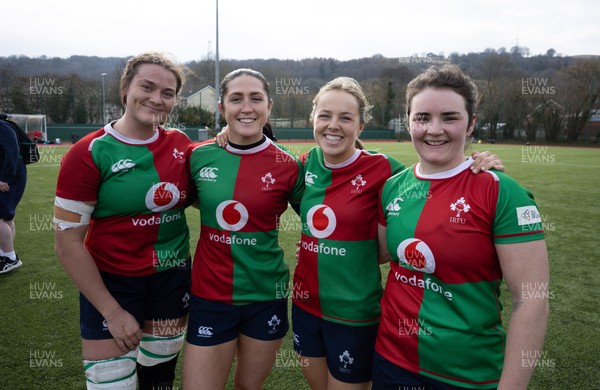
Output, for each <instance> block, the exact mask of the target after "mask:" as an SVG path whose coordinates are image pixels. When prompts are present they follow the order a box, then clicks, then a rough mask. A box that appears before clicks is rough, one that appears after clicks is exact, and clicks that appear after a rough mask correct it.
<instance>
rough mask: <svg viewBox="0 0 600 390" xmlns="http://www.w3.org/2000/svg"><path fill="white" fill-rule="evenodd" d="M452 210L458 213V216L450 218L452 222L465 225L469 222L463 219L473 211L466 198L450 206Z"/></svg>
mask: <svg viewBox="0 0 600 390" xmlns="http://www.w3.org/2000/svg"><path fill="white" fill-rule="evenodd" d="M450 210H452V211H456V215H455V216H453V217H450V222H452V223H460V224H463V225H464V224H465V223H466V222H467V220H466V219H465V218H463V217H464V216H465V214H466V213H468V212H469V210H471V206H470V205H469V204H468V203H467V201H466V200H465V197H464V196H463V197H461V198H459V199H458V200H457V201H456V202H455V203H451V204H450Z"/></svg>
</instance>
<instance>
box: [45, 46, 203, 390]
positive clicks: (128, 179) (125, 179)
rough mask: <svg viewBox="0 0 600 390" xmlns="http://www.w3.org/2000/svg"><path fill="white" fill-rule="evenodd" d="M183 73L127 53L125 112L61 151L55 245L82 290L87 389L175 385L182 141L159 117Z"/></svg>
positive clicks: (182, 313)
mask: <svg viewBox="0 0 600 390" xmlns="http://www.w3.org/2000/svg"><path fill="white" fill-rule="evenodd" d="M184 81H185V73H184V70H183V68H182V67H181V66H180V65H179V64H177V63H176V61H175V60H174V59H172V58H171V57H170V56H168V55H165V54H163V53H156V52H147V53H142V54H140V55H137V56H135V57H133V58H131V59H130V60H129V61H128V63H127V65H126V66H125V69H124V71H123V74H122V76H121V83H120V93H121V99H122V103H123V105H124V107H125V113H124V115H123V116H122V117H121V118H120V119H118V120H116V121H113V122H111V123H108V124H106V125H105V126H104V127H103V128H102V129H100V130H98V131H95V132H93V133H91V134H89V135H87V136H85V137H84V138H82V139H81V140H79V141H78V142H77V143H76V144H75V145H73V147H72V148H71V149H70V150H69V151H68V152H67V154H66V155H65V156H64V158H63V160H62V162H61V167H60V171H59V176H58V183H57V188H56V199H55V206H54V223H55V229H56V234H55V236H56V252H57V254H58V257H59V260H60V262H61V264H62V266H63V267H64V269H65V270H66V272H67V273H68V274H69V276H70V277H71V279H72V280H73V282H74V283H75V285H76V286H77V288H78V289H79V290H80V292H81V294H80V312H81V315H80V327H81V337H82V352H83V359H84V370H85V377H86V383H87V388H88V389H132V390H133V389H136V382H137V380H139V389H140V390H149V389H158V388H160V389H170V388H172V386H173V379H174V377H175V366H176V363H177V356H178V354H179V351H180V350H181V348H182V346H183V341H184V329H185V323H186V316H187V312H188V310H189V298H190V297H189V287H190V283H191V261H190V257H189V256H190V253H189V252H190V248H189V232H188V227H187V223H186V217H185V212H184V211H185V207H186V206H187V205H188V204H189V203H190V202H191V201H193V199H192V196H190V190H191V187H190V182H189V177H188V170H187V162H186V150H187V147H188V146H189V145H190V143H191V141H190V139H189V138H188V137H187V136H186V135H185V134H184V133H182V132H181V131H178V130H165V129H164V128H163V127H161V124H162V123H164V122H165V120H166V119H167V118H168V115H169V113H170V112H171V110H172V109H173V107H174V105H175V103H176V99H177V95H178V93H179V91H180V90H181V87H182V85H183V83H184ZM136 378H137V380H136Z"/></svg>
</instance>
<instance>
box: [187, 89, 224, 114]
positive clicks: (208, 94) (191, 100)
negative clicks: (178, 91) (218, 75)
mask: <svg viewBox="0 0 600 390" xmlns="http://www.w3.org/2000/svg"><path fill="white" fill-rule="evenodd" d="M216 101H217V100H216V98H215V89H214V88H213V87H211V86H210V85H207V86H206V87H204V88H202V89H201V90H199V91H198V92H195V93H193V94H191V95H190V96H188V97H186V98H183V101H182V105H183V106H184V107H200V108H202V109H203V110H206V111H210V112H215V108H216V107H215V102H216Z"/></svg>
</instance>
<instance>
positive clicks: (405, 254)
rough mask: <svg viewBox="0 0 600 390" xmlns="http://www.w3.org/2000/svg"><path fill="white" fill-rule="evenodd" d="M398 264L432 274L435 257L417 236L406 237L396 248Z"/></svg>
mask: <svg viewBox="0 0 600 390" xmlns="http://www.w3.org/2000/svg"><path fill="white" fill-rule="evenodd" d="M396 254H397V255H398V260H399V261H400V265H403V266H404V267H406V268H409V269H412V270H415V271H421V272H425V273H426V274H432V273H434V272H435V258H434V257H433V252H432V251H431V248H429V246H428V245H427V244H426V243H424V242H423V241H421V240H419V239H418V238H407V239H406V240H404V241H402V242H401V243H400V245H398V249H397V250H396Z"/></svg>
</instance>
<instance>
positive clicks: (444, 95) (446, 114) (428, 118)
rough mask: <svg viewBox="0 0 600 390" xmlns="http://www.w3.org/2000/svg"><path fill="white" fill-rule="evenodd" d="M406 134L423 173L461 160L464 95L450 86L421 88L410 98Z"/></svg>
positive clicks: (466, 129)
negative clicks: (408, 126) (416, 154)
mask: <svg viewBox="0 0 600 390" xmlns="http://www.w3.org/2000/svg"><path fill="white" fill-rule="evenodd" d="M408 120H409V124H410V136H411V139H412V143H413V145H414V147H415V150H416V151H417V153H418V154H419V161H420V163H421V171H422V172H423V173H424V174H433V173H439V172H444V171H447V170H450V169H452V168H455V167H457V166H458V165H460V164H461V163H462V162H463V161H465V156H464V148H465V142H466V138H467V137H468V136H470V135H471V133H472V132H473V127H474V126H475V120H476V118H475V117H473V119H472V120H471V122H470V123H469V116H468V113H467V109H466V107H465V100H464V98H463V97H462V96H461V95H459V94H458V93H456V92H454V91H453V90H451V89H447V88H443V89H437V88H425V89H423V90H422V91H421V92H419V93H418V94H416V95H415V96H414V97H413V98H412V100H411V113H410V116H409V118H408Z"/></svg>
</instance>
